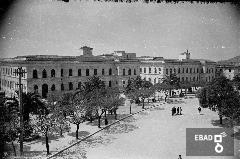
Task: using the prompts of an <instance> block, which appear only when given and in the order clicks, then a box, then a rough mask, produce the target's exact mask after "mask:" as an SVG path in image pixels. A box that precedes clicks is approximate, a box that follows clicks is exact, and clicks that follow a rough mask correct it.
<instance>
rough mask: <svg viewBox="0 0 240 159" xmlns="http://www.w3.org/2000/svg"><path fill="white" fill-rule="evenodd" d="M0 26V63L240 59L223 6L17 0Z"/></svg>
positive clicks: (232, 13) (238, 20) (237, 31)
mask: <svg viewBox="0 0 240 159" xmlns="http://www.w3.org/2000/svg"><path fill="white" fill-rule="evenodd" d="M2 24H3V25H2V26H0V27H1V28H0V53H1V54H0V58H6V57H15V56H22V55H47V54H50V55H64V56H65V55H66V56H78V55H80V54H81V52H80V50H79V48H80V47H82V46H84V45H86V46H90V47H92V48H93V54H94V55H100V54H107V53H112V52H113V51H117V50H123V51H126V52H130V53H136V54H137V56H161V57H164V58H178V55H179V54H180V53H182V52H185V51H186V50H187V49H188V50H189V52H190V53H191V58H195V59H210V60H214V61H218V60H226V59H229V58H232V57H234V56H238V55H240V14H239V12H238V11H237V7H236V6H234V5H231V4H229V3H209V4H200V3H193V4H191V3H189V2H184V3H178V4H174V3H167V4H166V3H159V4H157V3H149V4H147V3H142V2H137V3H113V2H90V1H79V0H70V2H69V3H65V2H62V1H57V0H18V1H17V2H15V3H14V4H13V5H12V6H11V8H10V9H9V11H8V13H7V14H6V16H5V18H4V21H3V23H2Z"/></svg>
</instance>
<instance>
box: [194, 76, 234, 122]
mask: <svg viewBox="0 0 240 159" xmlns="http://www.w3.org/2000/svg"><path fill="white" fill-rule="evenodd" d="M197 96H198V98H199V101H200V104H201V106H203V107H208V108H210V109H211V110H217V111H218V115H219V119H220V124H222V118H223V116H225V117H229V118H230V119H231V120H233V119H234V117H236V115H234V114H235V113H234V112H236V111H237V112H238V109H239V94H238V92H236V91H235V90H234V88H233V86H232V84H231V82H230V80H229V79H227V78H226V77H224V76H220V77H218V78H215V79H213V81H212V82H210V83H208V84H207V85H206V86H205V87H203V88H202V89H201V91H200V92H199V93H198V95H197Z"/></svg>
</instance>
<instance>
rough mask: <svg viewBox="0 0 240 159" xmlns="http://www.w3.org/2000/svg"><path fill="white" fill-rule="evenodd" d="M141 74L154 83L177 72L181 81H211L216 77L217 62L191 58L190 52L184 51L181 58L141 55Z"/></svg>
mask: <svg viewBox="0 0 240 159" xmlns="http://www.w3.org/2000/svg"><path fill="white" fill-rule="evenodd" d="M139 59H140V60H141V66H140V75H141V77H142V78H144V79H146V80H147V81H150V82H152V83H153V84H155V83H158V82H162V81H163V79H164V78H166V76H168V75H170V74H173V73H175V74H176V75H177V77H179V79H180V81H181V82H184V81H188V82H198V81H207V82H209V81H211V80H212V79H213V78H215V68H216V63H215V62H213V61H210V60H202V59H190V53H189V52H188V51H187V52H184V53H181V54H180V55H179V59H164V58H162V57H155V58H150V57H140V58H139Z"/></svg>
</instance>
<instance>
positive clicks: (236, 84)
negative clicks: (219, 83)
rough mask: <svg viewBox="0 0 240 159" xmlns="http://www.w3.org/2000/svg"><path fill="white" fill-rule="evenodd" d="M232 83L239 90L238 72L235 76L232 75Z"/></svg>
mask: <svg viewBox="0 0 240 159" xmlns="http://www.w3.org/2000/svg"><path fill="white" fill-rule="evenodd" d="M232 83H233V85H234V86H235V87H236V89H237V90H240V74H237V75H236V76H234V77H233V80H232Z"/></svg>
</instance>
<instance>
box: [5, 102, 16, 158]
mask: <svg viewBox="0 0 240 159" xmlns="http://www.w3.org/2000/svg"><path fill="white" fill-rule="evenodd" d="M1 109H2V111H1V112H2V114H1V121H3V123H2V125H1V127H3V130H4V132H2V135H3V140H4V141H5V142H11V144H12V147H13V151H14V155H15V156H16V155H17V154H16V148H15V146H14V143H13V142H14V141H15V140H16V139H17V138H18V137H19V129H20V128H19V126H20V123H19V116H18V111H19V110H18V102H17V100H16V99H15V98H12V99H10V98H9V99H6V100H5V103H4V104H3V105H2V106H1ZM1 130H2V129H1Z"/></svg>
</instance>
